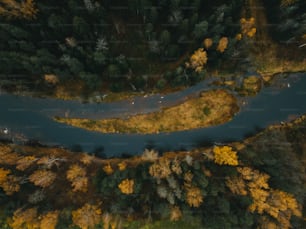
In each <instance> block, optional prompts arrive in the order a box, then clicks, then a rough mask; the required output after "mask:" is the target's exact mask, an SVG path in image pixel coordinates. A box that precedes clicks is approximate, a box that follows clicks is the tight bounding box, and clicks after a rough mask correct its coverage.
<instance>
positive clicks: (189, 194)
mask: <svg viewBox="0 0 306 229" xmlns="http://www.w3.org/2000/svg"><path fill="white" fill-rule="evenodd" d="M186 202H187V203H188V205H189V206H190V207H199V206H200V205H201V203H202V202H203V195H202V192H201V189H199V188H198V187H189V188H187V190H186Z"/></svg>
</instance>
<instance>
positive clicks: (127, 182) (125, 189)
mask: <svg viewBox="0 0 306 229" xmlns="http://www.w3.org/2000/svg"><path fill="white" fill-rule="evenodd" d="M118 188H119V189H120V191H121V192H122V193H123V194H127V195H128V194H132V193H133V192H134V180H133V179H124V180H123V181H121V182H120V184H119V185H118Z"/></svg>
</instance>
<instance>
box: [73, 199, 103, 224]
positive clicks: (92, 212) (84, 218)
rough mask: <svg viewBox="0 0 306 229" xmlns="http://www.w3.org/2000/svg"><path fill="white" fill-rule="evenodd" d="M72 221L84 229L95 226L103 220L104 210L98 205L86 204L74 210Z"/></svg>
mask: <svg viewBox="0 0 306 229" xmlns="http://www.w3.org/2000/svg"><path fill="white" fill-rule="evenodd" d="M72 221H73V223H74V224H75V225H77V226H79V227H80V228H82V229H88V228H93V227H94V226H95V225H97V224H98V223H100V222H101V221H102V211H101V209H100V207H99V206H98V205H90V204H85V205H84V206H83V207H81V208H79V209H77V210H75V211H72Z"/></svg>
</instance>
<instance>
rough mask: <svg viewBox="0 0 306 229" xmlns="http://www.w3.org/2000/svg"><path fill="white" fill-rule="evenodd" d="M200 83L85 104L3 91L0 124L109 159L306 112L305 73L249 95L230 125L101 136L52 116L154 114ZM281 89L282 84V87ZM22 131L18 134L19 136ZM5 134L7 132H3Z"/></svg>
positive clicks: (240, 131)
mask: <svg viewBox="0 0 306 229" xmlns="http://www.w3.org/2000/svg"><path fill="white" fill-rule="evenodd" d="M207 85H208V82H202V83H200V84H197V85H195V86H194V87H190V88H188V89H186V90H184V91H181V92H177V93H172V94H169V95H165V96H161V95H154V96H147V97H145V98H144V97H137V98H135V99H134V100H133V102H134V103H132V101H130V100H129V101H121V102H114V103H102V104H82V103H81V102H79V101H61V100H56V99H39V98H31V97H23V96H16V95H9V94H1V95H0V106H1V109H0V111H1V113H0V128H2V129H3V128H8V130H9V134H7V135H5V137H13V138H14V141H15V142H18V141H20V139H21V138H22V137H25V138H26V139H35V140H38V141H39V142H41V143H42V144H47V145H60V146H64V147H68V148H71V147H75V148H76V147H77V146H78V147H79V148H82V150H84V151H87V152H95V151H96V150H97V149H103V150H101V151H100V153H101V152H102V151H103V154H104V155H106V156H107V157H112V156H119V155H121V154H122V153H128V154H139V153H141V152H142V151H143V149H144V148H146V147H148V145H150V146H154V147H156V148H157V149H171V150H175V149H181V148H184V149H190V148H192V147H195V146H198V145H201V144H204V143H208V144H213V143H214V142H223V143H224V142H227V141H239V140H242V139H243V138H244V137H245V136H246V135H249V134H251V133H256V132H257V131H258V130H259V129H263V128H265V127H267V126H268V125H270V124H275V123H279V122H281V121H286V120H288V119H289V118H290V117H291V116H292V115H302V114H303V113H306V74H305V73H297V74H291V75H290V76H288V77H286V78H279V80H278V81H276V82H275V83H274V86H272V87H266V88H264V89H262V90H261V92H260V93H259V94H258V95H257V96H256V97H249V98H245V104H244V105H243V106H242V107H241V111H240V112H239V113H238V114H237V115H236V116H235V117H234V118H233V120H231V121H230V122H228V123H225V124H222V125H217V126H213V127H209V128H201V129H195V130H189V131H180V132H173V133H161V134H147V135H140V134H102V133H97V132H90V131H87V130H82V129H80V128H75V127H71V126H68V125H65V124H61V123H57V122H54V121H53V120H52V117H53V116H65V115H66V116H67V115H68V116H69V117H80V118H84V117H87V118H91V119H97V118H107V117H120V116H122V115H127V114H135V113H140V112H142V113H143V112H151V111H155V110H158V109H159V108H160V107H162V106H169V105H173V104H176V103H178V102H181V101H184V99H186V97H188V96H192V95H194V94H195V93H199V92H200V91H203V90H204V89H205V88H207ZM284 85H285V87H283V88H282V89H280V88H279V87H280V86H284ZM16 133H18V135H17V134H16ZM1 136H2V137H3V136H4V134H3V133H2V134H1Z"/></svg>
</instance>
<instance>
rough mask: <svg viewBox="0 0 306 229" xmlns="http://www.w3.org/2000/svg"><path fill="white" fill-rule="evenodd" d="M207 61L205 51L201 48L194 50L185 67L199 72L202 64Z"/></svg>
mask: <svg viewBox="0 0 306 229" xmlns="http://www.w3.org/2000/svg"><path fill="white" fill-rule="evenodd" d="M206 63H207V53H206V51H204V49H203V48H199V49H198V50H196V51H195V52H194V53H193V54H192V55H191V57H190V59H189V62H186V67H187V68H192V69H194V70H195V71H196V72H201V71H202V70H203V68H204V65H205V64H206Z"/></svg>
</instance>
